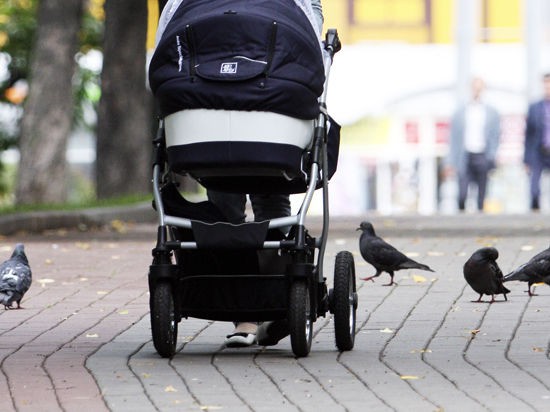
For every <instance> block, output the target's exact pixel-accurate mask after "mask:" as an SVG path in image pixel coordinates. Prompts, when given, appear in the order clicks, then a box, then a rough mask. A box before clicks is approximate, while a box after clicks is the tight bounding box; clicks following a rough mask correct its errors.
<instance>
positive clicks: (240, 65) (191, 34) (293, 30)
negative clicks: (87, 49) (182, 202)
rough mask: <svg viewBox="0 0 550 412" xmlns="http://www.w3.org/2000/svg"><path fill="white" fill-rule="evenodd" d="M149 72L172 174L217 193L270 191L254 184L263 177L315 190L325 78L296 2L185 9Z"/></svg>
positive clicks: (276, 185)
mask: <svg viewBox="0 0 550 412" xmlns="http://www.w3.org/2000/svg"><path fill="white" fill-rule="evenodd" d="M149 73H150V84H151V89H152V91H153V93H154V94H155V97H156V98H157V101H158V102H159V106H160V110H161V116H162V117H164V122H165V128H166V132H167V133H166V134H167V141H166V145H167V155H168V162H169V164H170V166H171V169H172V170H174V171H176V172H177V171H186V172H188V173H190V174H191V175H192V176H194V177H195V178H197V180H199V181H200V182H201V183H202V184H203V185H204V186H206V187H207V188H214V189H217V190H226V191H227V190H229V191H235V190H236V189H239V188H240V189H245V190H243V191H245V192H251V191H252V192H258V191H260V190H262V189H263V190H265V187H266V185H265V184H262V185H258V184H255V182H257V180H255V179H251V178H250V177H249V176H248V175H247V173H248V172H246V170H247V169H250V168H254V169H255V170H256V174H262V175H264V176H266V177H267V176H269V181H270V183H271V184H270V185H269V186H268V187H270V190H271V191H273V190H277V191H279V192H286V193H290V192H301V191H304V190H305V182H304V180H303V178H304V176H303V173H302V169H303V167H304V166H305V165H303V164H302V154H303V151H304V149H305V148H306V147H308V145H309V144H310V143H311V141H312V138H313V124H314V121H315V119H316V118H317V116H318V115H319V110H320V108H319V102H318V98H319V96H320V95H321V93H322V92H323V84H324V80H325V75H324V65H323V58H322V53H321V47H320V44H319V40H318V39H317V37H316V34H315V31H314V30H313V28H312V27H311V24H310V22H309V21H308V19H307V17H306V16H305V15H304V13H302V12H301V10H300V9H299V7H298V6H297V5H296V4H295V2H294V1H293V0H287V1H277V2H274V1H269V0H268V1H234V0H231V1H228V0H225V1H216V2H211V1H204V0H203V1H183V2H182V3H181V5H180V6H179V8H178V10H177V11H176V12H175V14H174V16H173V17H172V19H171V20H170V23H169V24H168V25H167V27H166V29H165V30H164V32H163V35H162V37H161V39H160V41H159V44H158V46H157V48H156V51H155V53H154V55H153V58H152V61H151V65H150V71H149ZM335 127H336V126H335ZM333 140H334V139H333ZM337 147H338V145H337V142H336V144H335V145H334V147H333V150H334V149H337ZM333 158H334V159H336V158H337V155H336V156H333ZM220 169H223V173H220ZM334 169H335V167H334ZM215 176H217V177H215Z"/></svg>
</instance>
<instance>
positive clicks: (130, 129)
mask: <svg viewBox="0 0 550 412" xmlns="http://www.w3.org/2000/svg"><path fill="white" fill-rule="evenodd" d="M146 36H147V0H106V2H105V37H104V39H105V40H104V44H103V56H104V57H103V59H104V60H103V70H102V73H101V90H102V92H101V100H100V103H99V113H98V136H97V160H96V177H97V195H98V197H99V198H109V197H112V196H118V195H123V194H136V193H148V192H150V181H151V165H150V163H151V160H150V159H151V155H150V153H151V149H152V145H151V134H152V131H151V124H152V122H151V120H152V113H153V111H152V96H151V94H150V92H149V91H148V90H147V88H146V83H145V75H146V67H145V65H146Z"/></svg>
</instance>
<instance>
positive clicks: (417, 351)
mask: <svg viewBox="0 0 550 412" xmlns="http://www.w3.org/2000/svg"><path fill="white" fill-rule="evenodd" d="M410 353H432V350H431V349H413V350H411V352H410Z"/></svg>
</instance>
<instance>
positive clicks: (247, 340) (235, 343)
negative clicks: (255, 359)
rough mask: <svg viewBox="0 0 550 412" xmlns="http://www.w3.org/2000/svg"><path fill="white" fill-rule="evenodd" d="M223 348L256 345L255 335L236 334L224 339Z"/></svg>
mask: <svg viewBox="0 0 550 412" xmlns="http://www.w3.org/2000/svg"><path fill="white" fill-rule="evenodd" d="M224 343H225V346H227V347H228V348H244V347H247V346H250V345H253V344H255V343H256V334H254V333H245V332H236V333H232V334H231V335H227V336H226V337H225V342H224Z"/></svg>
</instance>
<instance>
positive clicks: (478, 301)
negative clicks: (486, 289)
mask: <svg viewBox="0 0 550 412" xmlns="http://www.w3.org/2000/svg"><path fill="white" fill-rule="evenodd" d="M482 297H483V293H480V294H479V298H478V299H477V300H471V301H470V302H473V303H482V302H483V301H482V300H481V298H482Z"/></svg>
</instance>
